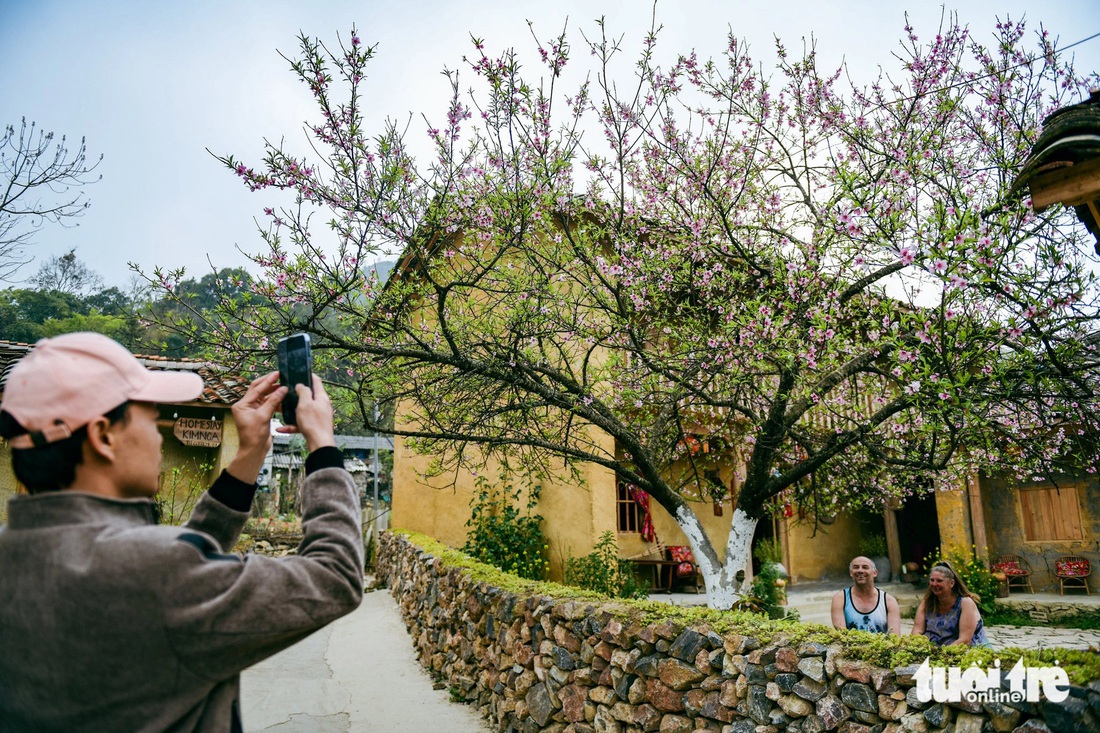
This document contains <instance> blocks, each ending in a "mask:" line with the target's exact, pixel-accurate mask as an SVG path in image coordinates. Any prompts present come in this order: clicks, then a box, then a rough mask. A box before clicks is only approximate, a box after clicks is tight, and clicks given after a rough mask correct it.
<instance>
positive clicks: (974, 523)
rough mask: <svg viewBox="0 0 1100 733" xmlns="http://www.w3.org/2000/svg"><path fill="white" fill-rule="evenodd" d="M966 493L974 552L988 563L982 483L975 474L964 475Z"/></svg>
mask: <svg viewBox="0 0 1100 733" xmlns="http://www.w3.org/2000/svg"><path fill="white" fill-rule="evenodd" d="M966 494H967V496H968V497H970V527H971V530H972V532H973V535H974V553H975V554H976V555H977V557H978V559H979V560H981V561H982V562H984V563H986V565H988V564H989V547H988V544H987V542H988V540H987V539H986V536H985V511H984V510H983V509H982V485H981V481H979V480H978V477H977V476H976V475H973V474H972V475H970V476H967V477H966Z"/></svg>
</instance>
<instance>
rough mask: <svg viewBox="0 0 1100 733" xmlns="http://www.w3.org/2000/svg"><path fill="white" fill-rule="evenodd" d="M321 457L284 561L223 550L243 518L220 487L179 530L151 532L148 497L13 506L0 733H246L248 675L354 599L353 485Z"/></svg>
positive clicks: (1, 622)
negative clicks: (292, 549) (242, 695)
mask: <svg viewBox="0 0 1100 733" xmlns="http://www.w3.org/2000/svg"><path fill="white" fill-rule="evenodd" d="M322 451H335V449H321V451H317V453H314V454H313V455H312V456H310V458H311V459H314V460H312V467H313V469H314V471H313V473H311V474H310V475H309V476H308V478H307V479H306V483H305V486H304V487H303V491H302V497H303V506H304V512H303V518H302V528H303V531H304V535H305V537H304V539H303V540H302V544H301V546H300V548H299V550H298V555H296V556H290V557H285V558H281V559H277V560H276V559H272V558H268V557H263V556H259V555H247V556H245V557H244V558H243V559H242V558H241V557H240V556H238V555H231V554H226V552H227V550H228V549H229V548H231V547H233V545H234V544H236V541H237V538H238V536H239V535H240V532H241V530H242V529H243V527H244V523H245V520H246V519H247V518H248V514H247V512H246V511H238V510H237V509H234V508H231V506H229V505H227V504H226V503H224V501H219V499H218V498H215V496H218V495H219V494H218V493H217V492H216V491H215V489H217V488H218V482H216V483H215V486H214V487H212V488H211V491H210V492H207V493H206V494H204V495H203V497H202V498H201V499H200V500H199V502H198V504H197V506H196V507H195V511H194V514H193V515H192V518H191V520H190V521H189V522H188V523H187V525H186V526H184V527H162V526H158V525H156V523H155V506H154V504H153V503H152V502H151V501H149V500H128V501H123V500H111V499H104V498H100V497H96V496H92V495H90V494H81V493H79V492H78V491H74V490H69V491H62V492H57V493H49V494H39V495H35V496H19V497H15V498H14V499H12V500H11V501H10V503H9V510H8V525H7V526H6V527H2V528H0V731H64V732H65V733H77V732H79V731H95V732H96V733H109V732H110V731H120V732H121V731H125V732H126V733H133V732H134V731H218V732H219V733H227V732H229V731H238V730H241V729H242V726H241V722H240V716H239V702H238V694H239V683H240V672H241V670H243V669H245V668H246V667H248V666H250V665H253V664H255V663H256V662H258V661H260V660H262V659H264V658H266V657H269V656H271V655H272V654H274V653H276V652H278V651H279V650H281V649H284V648H285V647H288V646H290V645H291V644H293V643H294V642H296V641H298V640H300V639H302V638H303V637H305V636H307V635H308V634H310V633H311V632H313V631H316V630H317V629H319V628H321V627H322V626H324V625H325V624H327V623H329V622H330V621H333V620H334V619H337V618H339V617H340V616H343V615H344V614H347V613H348V612H350V611H352V610H354V609H355V608H356V607H357V606H358V605H359V601H360V599H361V598H362V591H363V574H362V569H363V547H362V535H361V530H360V513H359V503H358V500H357V494H356V490H355V486H354V484H353V482H352V479H351V477H350V476H349V475H348V473H347V472H346V471H344V470H343V468H336V467H334V466H335V465H342V463H336V462H335V460H333V456H332V454H331V453H324V454H322ZM318 454H321V457H322V460H321V461H317V460H316V457H317V456H318ZM337 455H338V453H337ZM318 464H320V465H322V466H333V467H322V468H318ZM309 467H310V463H307V470H309ZM227 476H228V474H223V475H222V478H219V480H218V481H219V482H222V481H223V480H224V479H225V478H226V477H227ZM229 478H230V480H233V479H232V478H231V477H229ZM237 483H240V482H237ZM242 486H243V484H242ZM222 488H223V489H224V486H223V487H222ZM224 493H225V492H224V490H223V492H222V494H224ZM211 494H214V496H212V495H211ZM247 499H248V502H251V487H250V488H249V491H248V493H247ZM229 503H230V504H234V503H237V504H238V505H240V501H237V502H232V501H231V502H229ZM245 506H246V505H245ZM238 508H244V506H238Z"/></svg>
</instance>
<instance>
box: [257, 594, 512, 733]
mask: <svg viewBox="0 0 1100 733" xmlns="http://www.w3.org/2000/svg"><path fill="white" fill-rule="evenodd" d="M241 704H242V710H241V714H242V717H243V718H244V724H245V730H246V731H248V732H249V733H260V731H277V732H278V733H374V732H377V733H392V731H399V730H404V731H433V732H437V733H486V732H487V731H491V730H492V729H491V728H489V727H488V724H487V723H485V722H483V721H482V720H481V717H480V716H479V715H478V713H477V711H476V710H475V709H474V708H473V707H470V706H468V705H462V704H459V703H452V702H451V701H450V696H449V695H448V693H447V691H446V690H433V689H432V682H431V679H430V678H429V677H428V675H427V674H425V672H424V671H423V670H422V669H421V668H420V665H419V664H418V663H417V661H416V657H415V656H414V654H413V647H412V642H411V640H410V639H409V634H408V632H407V631H406V630H405V625H404V623H403V622H402V621H401V616H400V614H399V612H398V610H397V604H396V603H394V600H393V598H392V596H390V594H389V591H376V592H374V593H367V594H366V595H365V596H364V597H363V604H362V605H361V606H360V607H359V609H358V610H356V611H355V612H354V613H352V614H351V615H349V616H346V617H345V618H342V619H340V620H339V621H337V622H336V623H334V624H332V625H330V626H327V627H325V628H324V629H321V630H320V631H318V632H317V633H315V634H313V635H312V636H310V637H309V638H307V639H304V640H302V641H301V642H299V643H298V644H295V645H294V646H292V647H291V648H289V649H287V650H285V651H283V652H281V653H280V654H277V655H275V656H274V657H272V658H271V659H268V660H266V661H264V662H261V663H260V664H257V665H256V666H254V667H252V668H250V669H248V670H246V671H245V672H244V674H242V675H241Z"/></svg>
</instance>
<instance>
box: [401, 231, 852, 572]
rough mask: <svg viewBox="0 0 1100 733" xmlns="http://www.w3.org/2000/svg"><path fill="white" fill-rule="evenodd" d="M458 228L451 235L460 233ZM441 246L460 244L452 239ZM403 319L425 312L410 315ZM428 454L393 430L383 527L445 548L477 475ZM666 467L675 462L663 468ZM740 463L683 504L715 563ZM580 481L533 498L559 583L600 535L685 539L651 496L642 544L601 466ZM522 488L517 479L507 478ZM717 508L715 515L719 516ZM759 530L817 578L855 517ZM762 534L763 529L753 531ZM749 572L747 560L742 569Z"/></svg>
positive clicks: (488, 476)
mask: <svg viewBox="0 0 1100 733" xmlns="http://www.w3.org/2000/svg"><path fill="white" fill-rule="evenodd" d="M461 236H462V235H461V234H459V235H456V237H457V239H459V240H460V239H461ZM448 248H449V249H451V250H452V251H453V250H457V249H460V247H458V246H457V241H456V242H455V243H452V244H449V245H448ZM421 266H422V262H420V261H419V260H418V259H416V258H413V257H405V258H403V259H402V260H401V261H399V262H398V264H397V266H396V267H395V268H394V271H393V272H392V273H391V275H390V279H391V281H393V280H394V279H395V278H396V279H401V278H415V277H418V273H417V272H416V269H417V268H418V267H421ZM410 317H411V318H413V319H414V320H415V319H421V318H430V315H426V314H424V313H422V312H419V311H415V310H414V311H413V312H412V313H411V314H410ZM414 413H415V409H414V406H413V405H411V404H409V403H399V404H397V405H396V408H395V414H394V421H395V428H396V429H397V430H401V429H402V428H403V427H407V426H408V425H409V424H410V421H411V420H412V415H413V414H414ZM592 430H593V435H594V440H596V441H597V442H598V443H599V444H600V445H601V446H602V447H603V448H604V450H606V451H608V452H609V453H611V452H612V451H613V450H614V448H615V446H614V443H613V439H612V438H610V437H609V436H607V435H606V434H603V433H600V432H599V431H597V430H596V429H594V428H593V429H592ZM435 458H436V457H435V456H426V455H418V454H417V453H416V452H414V451H413V450H412V449H411V448H410V447H409V444H408V441H406V440H405V439H404V438H402V437H401V436H397V437H396V438H395V440H394V469H393V503H392V514H391V523H390V526H391V527H392V528H394V529H407V530H412V531H416V532H421V533H423V534H426V535H428V536H431V537H434V538H435V539H437V540H439V541H441V542H443V543H445V544H447V545H450V546H452V547H456V548H461V547H462V546H463V545H464V544H465V543H466V536H467V529H468V528H467V526H466V523H467V522H468V520H469V519H470V516H471V503H472V501H473V499H474V496H475V494H476V483H477V481H478V479H479V477H478V476H475V475H474V474H472V473H470V472H468V471H462V470H460V471H458V472H456V473H448V474H446V475H443V476H438V477H433V478H426V474H427V473H428V468H429V466H431V465H432V464H433V462H434V460H435ZM671 468H672V469H673V470H675V469H676V467H675V466H673V467H671ZM740 469H741V466H740V464H739V463H737V462H736V460H734V459H732V458H731V459H730V460H729V461H728V462H727V463H726V464H724V465H722V466H720V467H719V474H720V475H721V477H722V481H723V483H724V485H725V486H727V487H729V488H730V489H731V496H732V497H733V498H732V499H731V498H730V496H727V497H726V500H725V502H724V505H721V504H719V505H721V506H722V507H723V508H722V509H718V506H719V505H716V504H715V502H713V501H710V500H707V501H692V502H690V503H691V506H692V508H693V510H694V511H695V513H696V515H697V516H698V517H699V520H700V522H701V523H702V525H703V527H704V529H705V530H706V532H707V534H708V536H709V537H710V538H711V540H712V543H713V544H714V546H715V549H716V551H717V552H718V554H719V559H720V560H724V554H725V547H726V542H727V540H728V537H729V531H730V522H731V518H732V516H733V509H734V507H735V506H736V488H737V481H738V479H737V473H738V471H739V470H740ZM580 473H581V476H582V481H579V482H578V481H575V480H573V479H572V478H571V477H569V476H568V472H567V471H564V470H563V471H562V474H561V477H560V479H556V480H554V479H552V480H544V481H541V482H540V498H539V501H538V504H537V505H536V506H535V507H534V508H533V510H532V511H533V512H534V513H537V514H539V515H540V516H542V518H543V525H542V528H543V532H544V534H545V536H546V539H547V543H548V545H549V550H548V560H549V563H550V577H551V578H552V579H555V580H560V579H561V577H562V571H563V568H564V565H565V562H566V560H568V559H569V558H570V557H580V556H582V555H585V554H588V553H589V552H591V551H592V549H593V547H594V546H595V544H596V543H597V542H598V541H599V539H600V536H601V535H602V534H603V533H604V532H608V531H610V532H612V533H614V534H615V535H616V539H617V541H618V546H619V552H620V555H621V556H622V557H624V558H631V559H658V558H659V557H661V556H662V555H663V553H664V552H665V551H666V549H667V548H668V547H670V546H676V545H688V541H687V538H686V536H685V535H684V534H683V532H682V531H681V530H680V527H679V525H677V523H676V521H675V520H674V519H673V518H672V516H670V515H669V514H668V513H667V512H666V511H665V510H664V509H663V508H662V507H660V506H659V505H658V504H657V503H656V502H651V503H650V512H651V517H652V521H653V524H654V528H655V530H656V541H652V542H647V541H645V540H644V539H643V538H642V536H641V533H640V531H639V530H640V527H639V526H638V524H639V519H638V517H639V516H640V515H639V512H640V507H638V506H636V504H635V502H634V501H633V500H632V499H631V498H630V497H629V494H628V493H627V492H626V491H625V490H624V489H623V488H622V487H621V486H620V485H619V482H618V481H617V479H616V477H615V475H614V474H613V473H612V472H611V471H610V470H608V469H606V468H604V467H602V466H597V465H594V464H590V465H584V466H582V467H581V468H580ZM480 478H481V479H482V480H489V481H496V480H498V479H499V476H498V475H495V474H494V473H493V471H492V469H489V470H482V471H481V475H480ZM514 483H516V484H518V485H522V484H523V481H522V479H520V480H514ZM719 512H720V513H719ZM761 525H762V527H761V529H760V530H758V536H767V537H771V536H776V537H778V538H779V540H780V542H781V543H782V545H783V547H784V550H785V563H786V565H787V567H788V568H789V571H790V573H791V577H792V578H793V579H794V580H796V581H797V580H817V579H821V578H824V577H846V576H847V572H848V562H849V560H850V559H851V557H852V556H853V555H854V554H855V546H856V543H857V541H858V537H859V526H858V524H857V523H855V522H853V521H850V520H848V519H847V518H844V517H843V516H842V517H841V518H839V519H838V520H837V521H835V522H834V523H833V524H832V525H830V526H828V527H825V526H823V525H820V524H819V525H818V526H817V529H816V531H815V530H814V522H813V519H812V518H810V519H808V520H807V519H805V518H804V517H797V516H795V517H780V518H778V519H777V520H775V521H772V520H764V521H762V522H761ZM761 530H763V534H761ZM746 571H747V573H748V574H749V575H750V576H751V572H752V571H751V566H750V567H747V568H746Z"/></svg>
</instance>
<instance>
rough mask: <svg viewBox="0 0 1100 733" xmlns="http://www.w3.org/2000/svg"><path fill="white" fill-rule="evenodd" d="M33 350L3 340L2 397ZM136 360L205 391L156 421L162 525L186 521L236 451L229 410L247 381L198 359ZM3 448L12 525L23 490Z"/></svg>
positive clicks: (2, 514) (0, 445) (1, 484)
mask: <svg viewBox="0 0 1100 733" xmlns="http://www.w3.org/2000/svg"><path fill="white" fill-rule="evenodd" d="M30 349H31V345H30V344H21V343H15V342H10V341H0V374H2V376H0V398H2V394H3V383H4V380H6V378H7V375H8V374H9V373H10V371H11V369H12V367H13V366H14V365H15V364H16V363H17V362H18V361H19V360H20V359H21V358H23V356H24V355H25V354H26V353H27V352H28V351H30ZM137 358H138V361H140V362H141V363H142V364H143V365H144V366H145V367H147V368H149V369H165V370H171V371H189V372H195V373H197V374H198V375H199V376H200V377H202V381H203V391H202V394H201V395H200V396H199V398H198V399H197V400H194V401H192V402H186V403H180V404H165V405H161V406H160V415H159V417H158V419H157V426H158V427H159V428H160V432H161V435H162V437H163V438H164V442H163V444H162V447H161V452H162V456H163V460H162V462H161V473H160V493H159V494H158V500H159V503H160V506H161V512H162V521H164V522H182V521H184V520H186V518H187V517H188V516H189V515H190V511H191V508H192V506H193V505H194V503H195V501H196V500H197V499H198V497H199V495H200V494H201V493H202V492H203V491H205V490H206V488H207V487H209V486H210V484H211V482H212V481H213V480H214V478H215V477H217V475H218V474H219V473H221V471H222V469H223V468H225V467H226V465H228V463H229V461H230V460H231V459H232V458H233V456H234V455H235V454H236V452H237V446H238V445H239V439H238V436H237V426H236V425H235V424H234V422H233V416H232V413H231V412H230V407H231V406H232V405H233V404H234V403H235V402H236V401H237V400H239V399H240V398H241V397H242V396H243V395H244V393H245V391H246V390H247V389H248V382H247V381H245V380H244V379H243V378H241V377H239V376H238V375H236V374H232V373H229V372H225V371H220V370H217V369H216V368H214V367H212V366H211V365H210V364H209V363H207V362H204V361H198V360H195V359H167V358H165V357H158V356H138V357H137ZM4 443H5V442H4V441H3V440H0V522H3V521H6V520H7V500H8V497H10V496H12V495H14V494H15V493H17V492H18V491H19V490H20V487H19V484H18V482H17V481H16V479H15V474H14V473H12V470H11V451H10V450H9V449H8V447H7V445H6V444H4Z"/></svg>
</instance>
